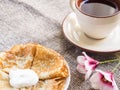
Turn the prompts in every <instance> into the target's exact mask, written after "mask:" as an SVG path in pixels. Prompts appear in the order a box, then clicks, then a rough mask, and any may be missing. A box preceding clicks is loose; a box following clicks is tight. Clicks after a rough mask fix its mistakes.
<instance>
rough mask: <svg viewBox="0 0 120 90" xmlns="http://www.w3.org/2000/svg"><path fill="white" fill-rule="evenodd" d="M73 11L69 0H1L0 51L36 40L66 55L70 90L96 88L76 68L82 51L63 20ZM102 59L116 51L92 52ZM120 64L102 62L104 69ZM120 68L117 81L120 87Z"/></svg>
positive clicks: (116, 73) (109, 56) (111, 56)
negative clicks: (65, 32) (71, 39)
mask: <svg viewBox="0 0 120 90" xmlns="http://www.w3.org/2000/svg"><path fill="white" fill-rule="evenodd" d="M70 12H71V9H70V7H69V0H0V51H5V50H7V49H9V48H10V47H12V46H13V45H15V44H19V43H27V42H36V43H40V44H42V45H44V46H46V47H49V48H51V49H53V50H56V51H57V52H59V53H60V54H61V55H63V56H64V58H65V59H66V61H67V62H68V64H69V67H70V70H71V82H70V85H69V88H68V90H92V89H91V86H90V82H89V81H86V82H85V81H84V76H83V75H82V74H79V73H78V72H77V71H76V65H77V62H76V57H77V56H78V55H81V52H82V50H81V49H80V48H77V47H75V46H74V45H72V44H71V43H69V41H67V40H66V38H65V37H64V35H63V33H62V21H63V19H64V17H65V16H66V15H67V14H68V13H70ZM88 55H90V56H91V57H94V58H95V59H98V60H103V59H111V58H113V57H114V55H113V54H96V53H88ZM116 64H117V62H115V63H110V64H107V65H101V66H100V67H99V68H101V69H102V70H112V68H113V67H114V66H115V65H116ZM119 69H120V68H118V70H117V71H116V72H115V80H116V81H117V85H118V86H119V88H120V78H119V77H120V70H119Z"/></svg>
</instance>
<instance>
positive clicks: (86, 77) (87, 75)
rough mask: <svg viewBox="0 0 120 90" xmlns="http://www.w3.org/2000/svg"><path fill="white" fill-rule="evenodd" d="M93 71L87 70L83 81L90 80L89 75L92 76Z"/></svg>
mask: <svg viewBox="0 0 120 90" xmlns="http://www.w3.org/2000/svg"><path fill="white" fill-rule="evenodd" d="M92 72H93V70H88V71H87V73H86V74H85V80H87V79H89V78H90V75H91V74H92Z"/></svg>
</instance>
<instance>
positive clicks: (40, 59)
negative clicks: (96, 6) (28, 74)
mask: <svg viewBox="0 0 120 90" xmlns="http://www.w3.org/2000/svg"><path fill="white" fill-rule="evenodd" d="M31 69H33V70H34V71H36V73H37V74H38V76H39V78H40V79H50V78H55V77H62V78H63V77H67V76H68V69H67V67H66V65H65V63H64V58H63V57H62V56H61V55H60V54H58V53H57V52H55V51H53V50H51V49H49V48H46V47H44V46H41V45H36V54H35V57H34V60H33V65H32V67H31Z"/></svg>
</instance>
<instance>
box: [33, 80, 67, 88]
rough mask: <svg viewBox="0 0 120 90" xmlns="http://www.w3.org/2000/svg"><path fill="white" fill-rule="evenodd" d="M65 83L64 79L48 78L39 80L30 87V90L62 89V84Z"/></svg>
mask: <svg viewBox="0 0 120 90" xmlns="http://www.w3.org/2000/svg"><path fill="white" fill-rule="evenodd" d="M64 84H65V79H64V78H62V79H59V78H54V79H48V80H40V81H39V82H38V83H37V85H35V86H33V87H32V90H63V86H64Z"/></svg>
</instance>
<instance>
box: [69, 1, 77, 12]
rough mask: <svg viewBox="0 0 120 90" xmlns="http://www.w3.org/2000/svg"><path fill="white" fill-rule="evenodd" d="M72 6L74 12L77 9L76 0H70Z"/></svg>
mask: <svg viewBox="0 0 120 90" xmlns="http://www.w3.org/2000/svg"><path fill="white" fill-rule="evenodd" d="M70 7H71V9H72V10H73V11H74V12H75V11H76V7H75V0H70Z"/></svg>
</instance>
